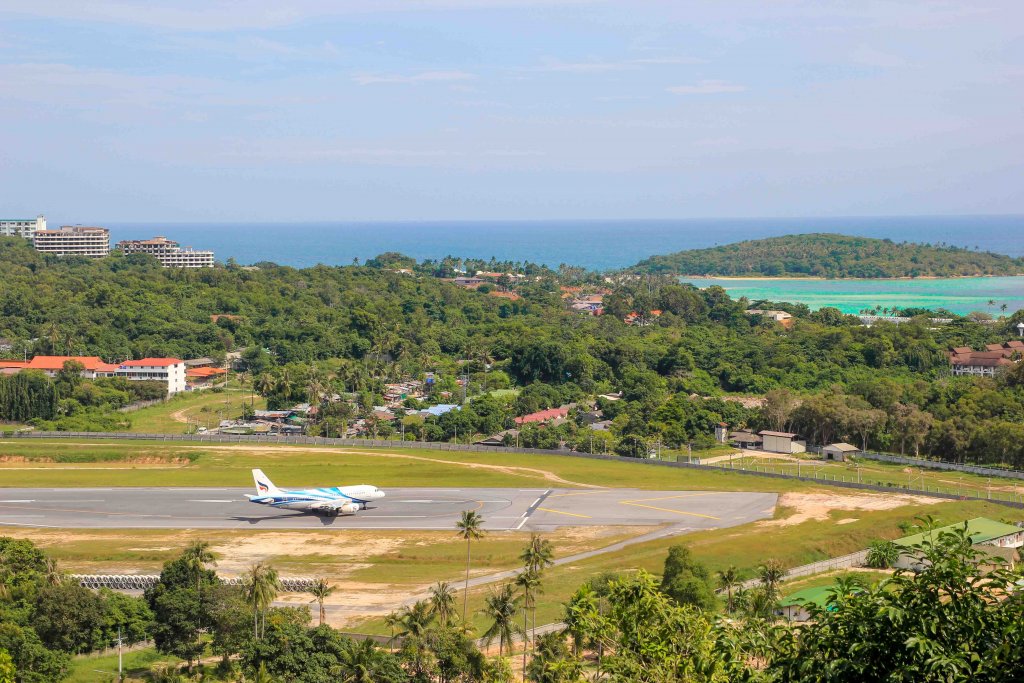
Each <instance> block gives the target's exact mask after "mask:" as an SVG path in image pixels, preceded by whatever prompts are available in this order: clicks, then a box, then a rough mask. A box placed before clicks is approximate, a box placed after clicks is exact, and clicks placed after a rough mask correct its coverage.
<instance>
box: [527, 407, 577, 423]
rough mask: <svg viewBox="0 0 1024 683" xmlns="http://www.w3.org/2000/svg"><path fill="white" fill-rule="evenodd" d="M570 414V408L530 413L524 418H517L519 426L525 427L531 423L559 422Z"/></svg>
mask: <svg viewBox="0 0 1024 683" xmlns="http://www.w3.org/2000/svg"><path fill="white" fill-rule="evenodd" d="M568 414H569V409H568V408H548V409H547V410H541V411H540V412H536V413H530V414H529V415H523V416H522V417H517V418H516V424H517V425H524V424H530V423H545V422H551V421H553V420H557V419H559V418H565V417H566V416H567V415H568Z"/></svg>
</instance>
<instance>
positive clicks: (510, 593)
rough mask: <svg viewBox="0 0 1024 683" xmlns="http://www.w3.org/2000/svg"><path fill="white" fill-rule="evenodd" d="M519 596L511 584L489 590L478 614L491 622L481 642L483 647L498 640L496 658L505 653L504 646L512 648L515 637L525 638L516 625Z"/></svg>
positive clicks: (523, 630)
mask: <svg viewBox="0 0 1024 683" xmlns="http://www.w3.org/2000/svg"><path fill="white" fill-rule="evenodd" d="M519 600H520V598H519V596H518V595H516V589H515V586H513V585H512V584H511V583H506V584H504V585H502V587H501V588H499V589H497V590H495V589H493V588H492V589H491V591H490V595H488V596H487V599H486V600H485V601H484V604H485V605H486V606H485V607H484V609H482V610H480V613H481V614H483V615H485V616H486V617H487V618H488V619H490V620H491V626H490V628H488V629H487V630H486V631H484V634H483V637H482V640H483V643H484V645H490V644H491V643H492V642H494V639H495V638H497V639H498V657H501V656H502V655H503V654H504V652H505V646H506V645H508V646H509V647H511V646H512V641H513V640H515V637H516V635H519V634H521V635H522V636H523V637H525V636H526V630H525V629H520V628H519V624H517V623H516V613H517V612H519Z"/></svg>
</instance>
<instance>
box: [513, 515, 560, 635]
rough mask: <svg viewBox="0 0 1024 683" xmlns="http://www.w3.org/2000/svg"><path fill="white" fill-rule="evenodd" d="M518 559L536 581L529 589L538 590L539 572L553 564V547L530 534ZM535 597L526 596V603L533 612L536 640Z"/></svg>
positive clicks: (536, 535) (539, 536)
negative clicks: (528, 540)
mask: <svg viewBox="0 0 1024 683" xmlns="http://www.w3.org/2000/svg"><path fill="white" fill-rule="evenodd" d="M519 559H520V560H522V562H523V567H524V568H525V569H526V571H527V572H530V573H532V574H533V575H534V576H535V577H536V579H537V580H536V583H535V584H533V586H531V588H534V589H537V590H539V588H540V575H541V572H543V571H544V570H545V569H546V568H547V567H550V566H551V565H552V564H554V562H555V546H553V545H552V544H551V541H548V540H546V539H544V538H542V537H541V535H540V534H531V535H530V542H529V543H528V544H527V545H526V547H525V548H524V549H523V552H522V553H520V554H519ZM535 597H536V596H534V595H532V594H530V595H527V596H526V601H527V602H528V603H530V607H531V608H532V610H533V635H534V637H535V638H536V635H537V601H536V600H535V599H534V598H535Z"/></svg>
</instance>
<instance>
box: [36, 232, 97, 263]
mask: <svg viewBox="0 0 1024 683" xmlns="http://www.w3.org/2000/svg"><path fill="white" fill-rule="evenodd" d="M32 239H33V241H34V242H35V247H36V251H40V252H43V253H44V254H57V255H58V256H87V257H89V258H103V257H104V256H107V255H109V254H110V231H109V230H107V229H106V228H92V227H84V226H81V225H65V226H63V227H61V229H60V230H36V231H35V232H34V233H32Z"/></svg>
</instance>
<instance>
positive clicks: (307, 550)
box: [212, 533, 402, 576]
mask: <svg viewBox="0 0 1024 683" xmlns="http://www.w3.org/2000/svg"><path fill="white" fill-rule="evenodd" d="M400 545H402V541H401V540H400V539H396V538H368V537H367V538H360V537H353V536H348V535H346V536H344V537H328V536H323V535H319V534H317V535H310V534H308V533H271V534H259V535H257V536H251V537H248V538H233V539H231V540H228V541H224V542H223V543H217V544H215V545H214V546H213V548H212V550H213V552H215V553H217V555H218V556H219V557H220V558H221V559H220V560H218V562H217V568H218V570H219V571H222V572H224V573H225V574H241V573H242V572H244V571H245V570H246V569H248V568H249V567H250V566H252V564H253V563H254V562H259V561H260V560H268V561H271V560H273V559H274V558H275V557H280V556H309V555H328V556H331V557H332V558H337V559H338V560H349V559H350V558H365V557H368V556H373V555H383V554H385V553H387V552H390V551H392V550H394V549H396V548H398V547H399V546H400ZM366 566H367V565H365V564H360V563H357V562H352V561H342V562H338V563H337V564H336V565H334V567H332V572H331V573H332V574H333V575H335V576H338V575H339V573H340V574H341V575H347V574H350V573H351V572H353V571H355V570H357V569H362V568H365V567H366Z"/></svg>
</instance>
